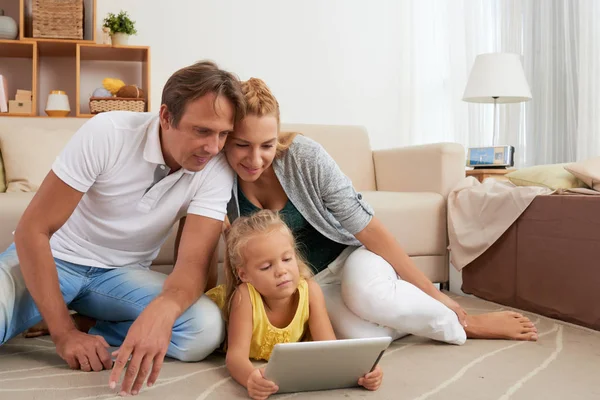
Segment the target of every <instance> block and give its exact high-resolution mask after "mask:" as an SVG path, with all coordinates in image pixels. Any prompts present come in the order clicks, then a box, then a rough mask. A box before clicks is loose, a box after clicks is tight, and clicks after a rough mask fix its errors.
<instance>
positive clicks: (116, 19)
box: [103, 10, 137, 45]
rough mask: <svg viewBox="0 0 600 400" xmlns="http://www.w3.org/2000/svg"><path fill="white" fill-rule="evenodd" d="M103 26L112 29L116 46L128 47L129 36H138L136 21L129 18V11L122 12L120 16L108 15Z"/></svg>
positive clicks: (111, 35)
mask: <svg viewBox="0 0 600 400" xmlns="http://www.w3.org/2000/svg"><path fill="white" fill-rule="evenodd" d="M103 26H104V27H105V28H108V29H110V37H111V39H112V44H114V45H126V44H127V42H128V40H129V36H130V35H135V34H137V30H136V29H135V21H132V20H131V19H130V18H129V15H127V11H122V10H121V12H120V13H119V14H118V15H115V14H113V13H108V15H107V16H106V18H104V25H103Z"/></svg>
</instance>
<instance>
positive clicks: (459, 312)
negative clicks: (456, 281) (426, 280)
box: [439, 294, 467, 328]
mask: <svg viewBox="0 0 600 400" xmlns="http://www.w3.org/2000/svg"><path fill="white" fill-rule="evenodd" d="M439 300H440V302H442V304H444V305H445V306H446V307H448V308H449V309H451V310H452V311H454V312H455V313H456V316H457V317H458V322H460V324H461V325H462V326H463V328H466V327H467V312H466V311H465V310H464V309H463V308H462V307H461V306H460V305H459V304H458V303H457V302H456V301H454V300H452V299H451V298H450V297H448V296H447V295H445V294H442V298H441V299H439Z"/></svg>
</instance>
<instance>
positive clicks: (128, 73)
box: [0, 0, 150, 118]
mask: <svg viewBox="0 0 600 400" xmlns="http://www.w3.org/2000/svg"><path fill="white" fill-rule="evenodd" d="M30 5H31V0H0V8H3V7H8V8H9V9H10V10H11V11H12V15H11V16H12V17H13V18H15V17H17V16H16V15H15V13H16V11H15V10H16V9H18V10H19V15H18V17H19V18H15V20H16V21H17V23H18V24H19V37H18V38H17V39H16V40H0V74H3V75H5V76H6V78H7V81H8V85H9V94H8V95H9V99H14V94H15V93H16V90H17V89H25V90H31V91H32V113H31V114H10V113H0V116H2V117H12V116H21V117H22V116H31V117H46V115H45V113H44V108H45V104H46V99H47V96H48V94H49V93H50V91H51V90H55V89H60V90H65V91H66V92H67V95H68V96H69V102H70V105H71V113H70V114H69V116H67V117H63V118H70V117H71V118H72V117H77V118H90V117H92V116H93V115H92V114H90V113H89V100H88V99H89V97H90V96H91V93H92V92H93V90H94V89H95V88H99V87H102V79H103V78H106V77H111V78H118V79H121V80H123V81H124V82H125V83H126V84H128V85H137V86H138V87H140V88H141V89H142V90H143V91H144V93H145V100H146V111H150V48H149V47H148V46H112V45H105V44H96V43H95V39H96V22H95V21H96V0H84V5H85V6H86V9H85V10H84V14H85V16H84V18H85V21H87V22H88V25H89V22H90V18H91V17H93V18H91V20H92V21H93V23H92V28H91V29H92V31H91V33H90V31H89V28H88V29H86V28H85V27H84V32H86V33H85V37H86V40H70V39H41V38H32V37H30V36H29V32H30V31H31V26H30V24H31V21H30V20H28V17H27V13H28V12H29V11H28V10H29V9H30ZM28 7H29V8H28ZM90 7H91V9H90ZM90 13H91V14H90ZM90 15H91V17H90ZM28 25H29V27H28ZM6 60H9V61H10V62H6ZM3 61H5V62H3ZM24 66H26V67H27V68H23V67H24ZM29 70H31V77H29ZM12 92H15V93H12ZM54 118H56V117H54Z"/></svg>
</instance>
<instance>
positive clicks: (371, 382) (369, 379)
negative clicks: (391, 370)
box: [358, 365, 383, 390]
mask: <svg viewBox="0 0 600 400" xmlns="http://www.w3.org/2000/svg"><path fill="white" fill-rule="evenodd" d="M382 381H383V370H382V369H381V367H380V366H379V365H378V366H376V367H375V369H374V370H373V371H371V372H369V373H368V374H366V375H365V376H363V377H362V378H360V379H359V380H358V384H359V385H360V386H363V387H364V388H365V389H367V390H377V389H379V386H381V382H382Z"/></svg>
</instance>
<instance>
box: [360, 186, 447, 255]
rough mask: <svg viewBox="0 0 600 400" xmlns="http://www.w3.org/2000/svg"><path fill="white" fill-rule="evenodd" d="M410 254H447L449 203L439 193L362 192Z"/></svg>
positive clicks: (377, 214) (376, 213) (378, 216)
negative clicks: (447, 204) (447, 213)
mask: <svg viewBox="0 0 600 400" xmlns="http://www.w3.org/2000/svg"><path fill="white" fill-rule="evenodd" d="M362 194H363V196H364V198H365V200H366V201H367V202H368V203H369V204H370V205H371V206H373V209H374V210H375V216H376V217H377V218H378V219H379V220H381V221H382V222H383V224H384V225H385V226H386V227H387V228H388V229H389V230H390V231H391V232H392V234H393V235H394V237H395V238H396V240H398V242H399V243H400V245H401V246H402V248H403V249H404V251H406V253H408V255H409V256H433V255H445V254H446V248H447V243H446V205H445V204H446V203H445V200H444V197H443V196H442V195H441V194H439V193H428V192H423V193H416V192H414V193H411V192H404V193H396V192H380V191H378V192H362Z"/></svg>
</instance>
